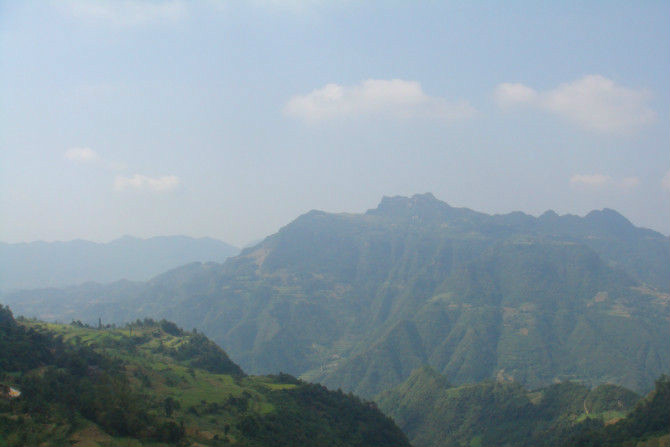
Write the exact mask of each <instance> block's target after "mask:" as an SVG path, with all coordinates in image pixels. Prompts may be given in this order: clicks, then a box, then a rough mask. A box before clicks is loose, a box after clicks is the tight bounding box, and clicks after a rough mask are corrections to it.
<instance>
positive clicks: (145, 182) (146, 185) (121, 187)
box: [114, 174, 181, 192]
mask: <svg viewBox="0 0 670 447" xmlns="http://www.w3.org/2000/svg"><path fill="white" fill-rule="evenodd" d="M180 183H181V182H180V180H179V177H177V176H176V175H166V176H163V177H156V178H154V177H148V176H146V175H142V174H135V175H133V176H132V177H124V176H122V175H119V176H117V177H116V179H115V180H114V189H115V190H117V191H127V190H140V191H152V192H168V191H172V190H174V189H176V188H177V187H178V186H179V184H180Z"/></svg>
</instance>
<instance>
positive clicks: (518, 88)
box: [495, 75, 656, 134]
mask: <svg viewBox="0 0 670 447" xmlns="http://www.w3.org/2000/svg"><path fill="white" fill-rule="evenodd" d="M495 98H496V101H497V102H498V105H500V106H501V107H502V108H510V107H513V106H528V107H534V108H539V109H542V110H545V111H547V112H550V113H554V114H556V115H558V116H561V117H563V118H565V119H567V120H569V121H572V122H574V123H576V124H578V125H580V126H582V127H584V128H586V129H589V130H593V131H597V132H602V133H614V134H630V133H633V132H635V131H638V130H639V129H641V128H642V127H644V126H645V125H648V124H649V123H651V122H653V121H654V120H655V118H656V114H655V113H654V111H653V110H652V109H651V108H650V107H649V101H650V99H651V93H650V92H649V91H648V90H644V89H631V88H626V87H622V86H620V85H618V84H616V83H615V82H614V81H612V80H611V79H608V78H606V77H604V76H600V75H589V76H585V77H583V78H581V79H578V80H576V81H574V82H570V83H565V84H561V85H559V86H558V87H556V88H555V89H552V90H547V91H543V92H538V91H536V90H534V89H532V88H531V87H528V86H526V85H524V84H512V83H505V84H500V85H498V87H497V88H496V91H495Z"/></svg>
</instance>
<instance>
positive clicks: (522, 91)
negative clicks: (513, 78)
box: [495, 83, 537, 108]
mask: <svg viewBox="0 0 670 447" xmlns="http://www.w3.org/2000/svg"><path fill="white" fill-rule="evenodd" d="M495 98H496V101H497V102H498V105H499V106H500V107H503V108H506V107H511V106H515V105H517V104H528V103H533V102H534V101H536V100H537V92H536V91H535V90H533V89H532V88H530V87H526V86H525V85H523V84H509V83H505V84H500V85H498V87H496V91H495Z"/></svg>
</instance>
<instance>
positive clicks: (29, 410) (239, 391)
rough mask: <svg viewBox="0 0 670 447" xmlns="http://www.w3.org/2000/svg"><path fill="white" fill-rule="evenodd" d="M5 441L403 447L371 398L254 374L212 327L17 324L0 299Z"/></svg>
mask: <svg viewBox="0 0 670 447" xmlns="http://www.w3.org/2000/svg"><path fill="white" fill-rule="evenodd" d="M0 384H1V385H2V386H3V388H2V390H5V389H7V390H9V389H10V388H9V387H11V388H12V389H13V390H15V391H14V395H16V391H19V392H20V393H21V394H20V396H19V397H16V398H10V396H9V393H5V392H4V391H3V392H0V445H44V446H47V445H81V446H84V445H86V446H96V445H101V446H119V445H128V446H131V445H136V446H139V445H145V444H148V445H183V446H187V445H199V446H203V445H211V446H217V445H262V446H273V445H276V446H281V445H283V446H289V445H323V446H328V445H333V446H355V445H361V446H372V445H381V446H390V445H393V446H405V445H409V444H408V442H407V439H406V437H405V436H404V435H403V434H402V432H401V431H400V429H398V428H397V427H396V426H395V425H394V423H393V422H392V421H391V420H390V419H389V418H387V417H385V416H384V415H383V414H381V412H380V411H379V410H377V409H376V407H375V406H374V405H372V404H370V403H365V402H361V401H360V400H359V399H357V398H355V397H353V396H351V395H344V394H342V393H341V392H331V391H328V390H326V389H325V388H323V387H321V386H319V385H310V384H306V383H304V382H301V381H299V380H297V379H295V378H293V377H291V376H288V375H286V374H280V375H278V376H265V377H262V376H261V377H258V376H257V377H252V376H246V375H245V374H244V373H243V372H242V370H241V369H240V368H239V367H238V366H237V365H235V364H234V363H233V362H232V361H230V359H229V358H228V356H227V355H226V354H225V353H224V352H223V351H222V350H221V349H220V348H219V347H217V346H216V345H215V344H213V343H212V342H211V341H209V340H208V339H207V338H206V337H204V336H203V335H201V334H199V333H196V332H192V333H191V332H184V331H182V330H181V329H179V328H178V327H177V326H176V325H175V324H173V323H170V322H167V321H161V322H155V321H153V320H144V321H137V322H135V323H133V324H130V325H127V326H126V327H124V328H123V329H114V328H96V329H93V328H89V327H84V326H83V325H82V324H81V323H79V322H75V323H73V324H72V325H55V324H47V323H41V322H35V321H30V322H29V321H19V322H17V321H15V320H14V319H13V317H12V314H11V312H10V311H9V309H8V308H4V307H0Z"/></svg>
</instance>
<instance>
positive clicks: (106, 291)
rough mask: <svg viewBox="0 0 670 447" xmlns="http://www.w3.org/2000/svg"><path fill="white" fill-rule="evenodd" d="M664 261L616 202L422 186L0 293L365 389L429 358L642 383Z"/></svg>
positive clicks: (532, 381) (669, 260)
mask: <svg viewBox="0 0 670 447" xmlns="http://www.w3.org/2000/svg"><path fill="white" fill-rule="evenodd" d="M631 247H633V248H631ZM629 252H630V253H633V254H632V255H631V257H630V258H629V257H626V256H624V255H623V254H625V253H629ZM631 259H632V260H631ZM636 263H637V264H636ZM632 264H636V268H635V269H633V268H629V265H632ZM641 272H642V273H641ZM644 272H647V273H644ZM669 273H670V244H669V241H668V238H666V237H664V236H662V235H660V234H658V233H655V232H652V231H650V230H644V229H639V228H636V227H634V226H633V225H631V224H630V222H628V221H627V220H626V219H625V218H623V217H622V216H620V215H619V214H618V213H615V212H613V211H609V210H605V211H601V212H594V213H591V214H589V215H588V216H586V217H583V218H580V217H576V216H557V215H555V214H553V213H545V214H544V215H543V216H541V217H539V218H534V217H532V216H528V215H525V214H522V213H512V214H509V215H505V216H489V215H486V214H482V213H477V212H474V211H471V210H467V209H460V208H453V207H450V206H449V205H447V204H445V203H443V202H440V201H439V200H437V199H435V198H434V197H433V196H432V195H430V194H424V195H417V196H414V197H412V198H405V197H394V198H384V199H383V200H382V202H381V203H380V205H379V206H378V207H377V208H376V209H373V210H370V211H368V212H367V213H365V214H328V213H324V212H319V211H312V212H309V213H307V214H305V215H303V216H300V217H299V218H297V219H296V220H295V221H293V222H292V223H290V224H289V225H287V226H286V227H284V228H282V229H281V230H280V231H279V232H278V233H276V234H274V235H272V236H270V237H268V238H266V239H265V240H264V241H263V242H261V243H260V244H258V245H256V246H254V247H251V248H248V249H245V250H244V251H243V252H242V253H241V254H240V255H239V256H237V257H235V258H231V259H229V260H228V261H227V262H226V263H225V264H223V265H220V264H211V263H210V264H192V265H188V266H184V267H182V268H179V269H176V270H173V271H170V272H167V273H165V274H163V275H160V276H158V277H156V278H154V279H152V280H150V281H148V282H147V283H145V284H140V285H138V284H132V285H128V284H126V283H117V284H113V285H109V286H106V287H103V288H101V289H100V290H96V291H95V293H94V294H89V296H90V298H89V299H88V301H87V300H86V298H85V296H86V294H87V293H88V292H86V291H84V290H83V288H73V289H70V290H68V291H59V292H58V294H60V295H59V306H62V307H61V309H60V311H59V310H58V309H57V308H56V306H54V305H53V304H50V303H49V300H48V299H45V296H46V295H44V296H42V295H41V294H42V293H52V292H41V291H33V292H29V293H21V294H19V293H17V294H13V295H8V296H6V297H5V300H6V301H7V302H9V303H11V304H12V305H13V306H15V307H16V309H17V312H19V313H24V314H27V315H31V316H33V315H35V316H42V315H44V314H45V313H46V314H48V316H49V317H50V318H52V319H60V320H61V321H69V320H71V319H77V318H79V319H82V320H85V321H89V322H97V321H98V317H102V318H103V321H107V322H109V321H111V322H123V321H127V320H129V319H134V318H137V317H143V316H145V315H156V316H158V317H161V318H167V319H172V320H175V321H177V322H178V323H179V324H181V325H183V326H185V327H189V328H191V327H197V328H198V329H199V330H203V331H204V332H205V333H207V334H208V335H209V336H211V337H212V338H213V339H214V340H215V341H216V342H217V343H219V344H221V345H222V346H225V347H226V350H227V351H228V352H229V353H230V354H231V356H232V358H233V359H235V360H236V361H237V362H239V363H240V364H241V365H242V367H243V368H245V369H246V370H248V371H252V372H255V373H257V372H272V371H277V370H283V371H286V372H289V373H291V374H296V375H301V376H302V377H303V378H305V379H307V380H311V381H321V382H323V383H326V384H328V385H329V386H331V387H334V388H338V387H341V388H343V389H345V390H352V391H355V392H356V393H358V394H360V395H363V396H366V397H372V396H374V395H376V394H377V393H379V392H381V391H383V390H386V389H388V388H389V387H391V386H394V385H396V384H399V383H401V382H402V381H404V380H405V379H406V378H407V376H408V375H409V373H410V371H411V370H412V369H414V368H417V367H419V366H421V365H423V364H426V363H427V364H430V365H432V366H433V367H435V368H436V369H437V370H438V371H439V372H441V373H444V374H447V376H448V377H449V380H451V381H453V382H454V383H467V382H473V381H479V380H483V379H487V378H493V377H497V376H503V377H508V378H514V380H516V381H519V382H521V383H524V384H527V385H528V386H531V387H538V386H542V385H546V384H548V383H551V382H552V381H553V380H563V379H576V380H582V381H585V382H587V383H592V384H596V383H602V382H608V381H609V382H613V383H617V384H621V385H625V386H627V387H630V388H632V389H635V390H637V391H646V390H647V387H648V386H649V384H650V383H651V382H652V381H653V379H654V378H655V377H658V375H659V374H661V373H662V372H664V371H667V370H668V365H670V353H669V352H668V349H667V340H668V339H669V338H670V329H669V328H668V325H667V321H668V318H670V295H668V294H667V293H666V292H665V290H667V284H664V283H663V281H660V280H659V281H656V280H655V279H654V278H661V277H664V275H666V276H665V278H667V277H669V276H668V274H669ZM645 275H650V276H645ZM645 278H647V279H645ZM131 289H132V290H131ZM124 290H125V291H124ZM93 295H95V296H93ZM75 298H76V299H75ZM63 302H65V304H62V303H63ZM73 303H76V304H73Z"/></svg>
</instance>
